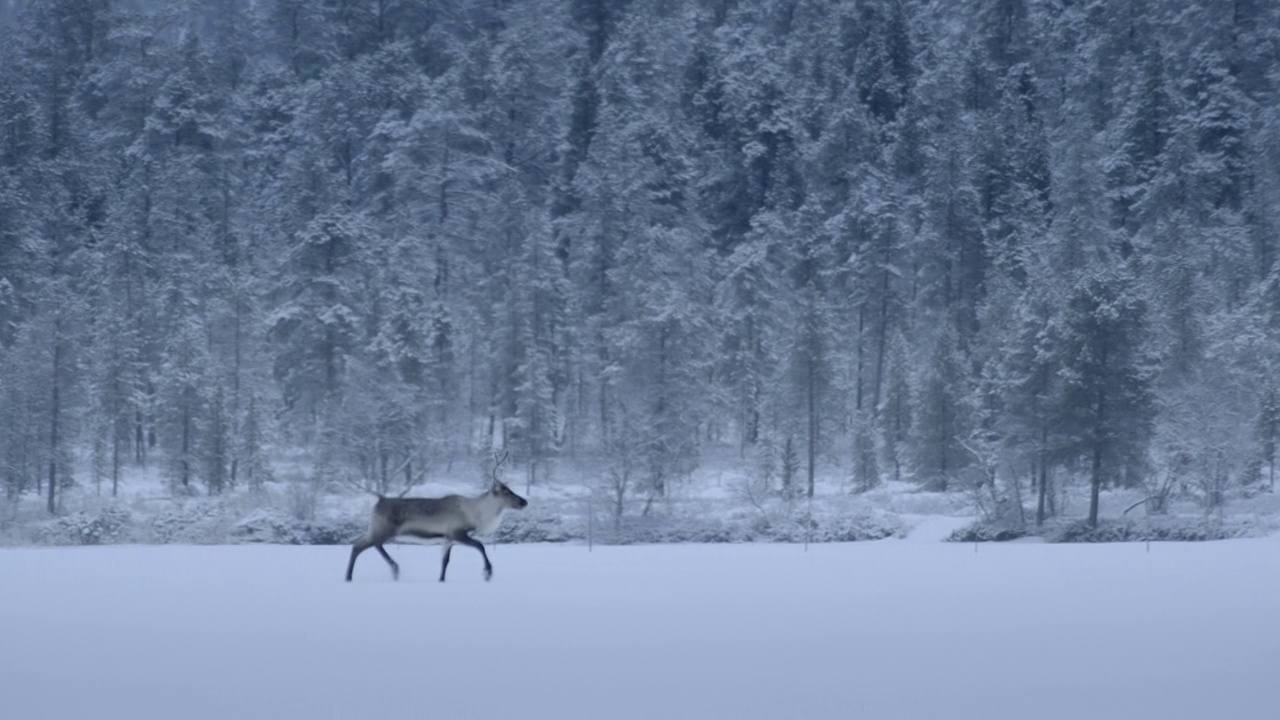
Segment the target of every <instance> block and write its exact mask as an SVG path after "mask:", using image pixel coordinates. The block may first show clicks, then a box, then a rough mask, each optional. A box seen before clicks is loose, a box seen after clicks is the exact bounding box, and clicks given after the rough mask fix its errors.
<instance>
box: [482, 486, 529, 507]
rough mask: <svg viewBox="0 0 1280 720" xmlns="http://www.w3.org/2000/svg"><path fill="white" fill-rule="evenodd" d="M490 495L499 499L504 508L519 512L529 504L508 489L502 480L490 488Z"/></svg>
mask: <svg viewBox="0 0 1280 720" xmlns="http://www.w3.org/2000/svg"><path fill="white" fill-rule="evenodd" d="M489 494H490V495H492V496H494V497H496V498H498V500H499V501H501V502H502V506H503V507H507V508H511V509H513V510H519V509H521V508H523V507H525V506H526V505H528V504H529V501H528V500H525V499H524V498H522V497H520V496H519V495H517V494H515V492H513V491H512V490H511V488H509V487H507V484H506V483H504V482H502V481H501V480H494V481H493V485H492V486H491V487H490V488H489Z"/></svg>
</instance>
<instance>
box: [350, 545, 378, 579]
mask: <svg viewBox="0 0 1280 720" xmlns="http://www.w3.org/2000/svg"><path fill="white" fill-rule="evenodd" d="M371 547H373V543H371V542H369V541H368V539H367V538H361V539H360V540H358V541H356V544H354V545H352V546H351V559H350V560H349V561H348V562H347V582H351V573H352V572H354V571H355V569H356V558H358V557H360V553H362V552H364V551H365V550H368V549H369V548H371Z"/></svg>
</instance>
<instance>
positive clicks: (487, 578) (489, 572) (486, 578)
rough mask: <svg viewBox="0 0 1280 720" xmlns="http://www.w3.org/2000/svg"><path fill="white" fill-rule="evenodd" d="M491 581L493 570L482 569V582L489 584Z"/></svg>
mask: <svg viewBox="0 0 1280 720" xmlns="http://www.w3.org/2000/svg"><path fill="white" fill-rule="evenodd" d="M491 579H493V568H485V569H484V581H485V582H489V581H490V580H491Z"/></svg>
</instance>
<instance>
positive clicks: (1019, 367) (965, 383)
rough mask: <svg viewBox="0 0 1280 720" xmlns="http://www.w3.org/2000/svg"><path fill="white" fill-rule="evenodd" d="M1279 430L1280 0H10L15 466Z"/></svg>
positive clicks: (403, 479) (3, 25)
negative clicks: (1273, 0)
mask: <svg viewBox="0 0 1280 720" xmlns="http://www.w3.org/2000/svg"><path fill="white" fill-rule="evenodd" d="M1278 442H1280V3H1276V2H1272V1H1271V0H972V1H970V0H684V1H681V0H39V1H36V0H0V489H2V490H3V492H0V509H3V507H4V506H5V505H10V506H12V505H13V504H16V503H19V502H21V503H24V504H25V505H26V506H28V507H31V506H33V505H34V506H37V507H39V509H40V512H41V513H46V512H47V513H55V514H57V513H59V512H62V509H63V505H62V503H63V493H64V491H67V490H68V489H76V491H77V492H90V493H93V492H96V493H98V494H100V495H101V496H104V497H107V496H110V495H112V494H114V493H117V492H124V491H125V489H126V488H127V486H128V483H129V479H130V478H131V477H132V475H131V473H136V472H137V471H138V468H141V467H147V468H151V470H152V471H154V472H157V473H159V475H160V476H161V477H163V479H164V483H165V487H166V489H167V492H170V493H172V494H173V495H174V496H220V495H226V494H228V493H249V492H251V491H253V490H255V489H258V490H260V489H261V488H262V487H263V486H264V484H272V483H277V482H279V479H278V478H277V477H276V475H277V474H278V468H279V464H278V463H279V460H280V458H294V459H298V458H302V460H299V462H302V463H303V464H304V465H305V467H306V468H307V472H306V477H307V478H308V481H309V482H313V483H316V484H319V485H321V486H323V487H326V488H329V489H334V490H336V489H341V488H343V487H346V486H348V485H349V484H351V483H355V484H359V485H362V486H363V487H366V488H367V489H370V490H373V491H377V492H391V493H399V492H400V491H401V489H402V488H404V487H405V486H406V485H408V486H412V485H415V484H417V483H419V482H422V481H423V479H424V478H426V481H427V482H428V483H429V482H430V479H431V478H432V477H436V476H439V475H441V474H443V473H445V472H446V468H450V467H452V468H453V470H452V471H453V472H455V473H456V472H457V467H456V466H455V464H457V463H464V464H465V463H468V462H470V463H477V462H481V461H483V458H486V457H490V456H491V454H492V453H494V452H495V451H498V450H501V451H504V452H505V453H507V455H508V457H509V460H508V464H507V466H506V468H507V473H508V478H509V479H510V482H512V483H513V484H515V483H516V478H518V480H519V487H520V488H521V489H522V492H523V488H524V487H525V486H529V487H533V488H537V487H539V486H540V485H541V484H544V483H554V482H557V479H558V478H559V479H563V478H566V477H572V478H576V477H578V473H579V470H580V469H583V470H581V472H582V473H583V474H587V475H590V476H591V477H598V478H601V479H602V480H601V482H605V483H607V484H608V488H609V491H610V493H612V494H611V497H616V500H617V503H618V505H617V507H618V512H619V513H621V512H622V502H623V498H624V497H626V498H635V499H637V505H636V510H635V512H637V513H638V512H639V505H640V503H643V504H644V509H645V511H646V512H647V511H648V509H649V507H648V505H649V503H653V502H655V498H658V499H659V500H658V502H661V501H660V498H661V497H662V496H663V495H664V494H665V493H667V492H668V491H669V489H670V488H671V487H673V486H675V485H678V484H679V483H682V482H684V481H685V480H686V479H687V478H689V477H691V476H692V475H694V474H695V473H698V472H705V470H706V468H709V467H713V466H714V467H730V468H737V469H738V470H739V471H741V472H742V473H745V474H746V475H749V476H751V477H757V478H762V479H763V483H764V486H763V487H761V488H760V489H761V492H766V493H768V494H769V496H770V497H783V498H801V499H803V498H806V497H807V496H809V495H812V493H813V492H814V487H815V478H816V479H817V482H819V483H822V482H824V478H825V479H827V480H829V481H830V482H833V483H834V482H837V481H838V482H839V483H840V485H841V487H842V488H843V489H844V491H845V492H846V493H848V494H850V495H853V496H856V495H858V494H861V493H865V492H866V491H870V490H873V489H875V488H878V487H885V486H886V485H893V484H900V485H894V486H906V485H911V486H914V487H917V488H919V489H922V490H927V491H932V492H956V493H960V492H970V491H973V490H974V488H975V487H976V488H979V489H981V488H984V487H985V488H987V489H988V491H989V497H990V498H993V500H992V502H993V503H995V504H997V505H998V504H999V503H1001V502H1006V501H1009V500H1010V499H1011V498H1012V501H1013V502H1016V503H1017V504H1018V505H1019V506H1020V507H1025V508H1026V509H1027V512H1029V513H1030V514H1031V516H1033V517H1036V518H1038V519H1040V520H1043V519H1044V518H1045V517H1047V516H1053V515H1054V514H1055V512H1057V510H1056V502H1057V499H1058V498H1059V497H1060V493H1061V491H1062V488H1074V489H1075V490H1076V491H1077V492H1078V493H1080V497H1082V498H1084V504H1083V505H1082V504H1079V503H1077V504H1076V505H1074V506H1073V508H1072V511H1071V513H1072V514H1073V515H1074V517H1075V518H1076V519H1079V520H1084V519H1087V520H1088V521H1090V522H1096V520H1097V517H1098V512H1099V510H1098V498H1099V494H1100V493H1106V492H1110V491H1113V490H1117V489H1126V488H1127V489H1131V490H1133V491H1134V493H1136V494H1135V495H1133V497H1137V498H1146V499H1147V506H1148V509H1149V510H1150V509H1157V510H1158V508H1159V506H1160V504H1161V503H1163V502H1165V501H1166V500H1167V499H1169V498H1171V497H1174V496H1177V495H1179V494H1182V495H1183V496H1194V497H1196V498H1198V499H1199V501H1200V502H1201V503H1202V504H1203V506H1204V507H1205V508H1207V509H1212V508H1214V507H1217V506H1220V505H1221V504H1222V503H1224V502H1225V499H1226V498H1228V497H1233V496H1236V495H1239V494H1241V493H1262V492H1267V491H1269V490H1270V489H1271V488H1272V487H1273V486H1274V484H1275V475H1276V460H1277V443H1278ZM513 473H514V476H513ZM95 489H96V490H95ZM1116 511H1117V512H1118V509H1117V510H1116Z"/></svg>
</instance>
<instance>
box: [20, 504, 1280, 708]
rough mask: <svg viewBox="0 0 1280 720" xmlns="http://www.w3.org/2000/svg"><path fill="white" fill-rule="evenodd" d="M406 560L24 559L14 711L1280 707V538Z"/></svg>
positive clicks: (218, 556)
mask: <svg viewBox="0 0 1280 720" xmlns="http://www.w3.org/2000/svg"><path fill="white" fill-rule="evenodd" d="M934 530H935V532H934V534H938V533H941V532H942V531H943V530H945V528H942V527H939V528H935V529H934ZM389 549H390V551H391V553H392V555H393V556H394V557H396V559H397V560H398V561H399V562H400V564H401V567H402V569H403V577H402V580H401V581H400V582H398V583H395V582H392V581H391V578H390V573H389V572H388V569H387V567H386V565H385V563H383V561H382V560H381V558H379V557H378V556H377V555H376V554H375V553H372V552H370V553H366V554H365V555H363V556H362V557H361V558H360V564H359V565H358V566H357V568H356V579H355V582H353V583H350V584H347V583H344V582H342V574H343V570H344V568H345V564H346V559H347V549H346V548H343V547H283V546H231V547H194V546H163V547H150V546H112V547H93V548H4V549H0V715H2V716H3V717H6V718H23V719H26V718H40V719H43V720H61V719H63V718H67V719H70V718H90V719H93V720H108V719H112V718H122V719H128V720H139V719H144V718H166V719H167V718H216V719H218V720H229V719H236V720H241V719H250V718H271V719H272V720H288V719H292V718H298V719H300V720H319V719H322V718H344V719H346V718H360V719H361V720H381V719H383V718H387V719H390V718H415V719H428V720H449V719H453V718H503V719H504V720H514V719H516V718H519V719H521V720H532V719H537V718H555V719H557V720H559V719H562V718H644V719H645V720H657V719H659V718H699V719H704V718H735V719H738V718H806V719H811V718H841V719H845V718H876V719H877V720H880V719H889V718H924V719H928V718H943V719H946V720H960V719H963V718H983V719H984V720H995V719H999V718H1038V719H1042V718H1072V719H1080V718H1089V719H1091V720H1098V719H1105V718H1126V719H1128V718H1162V719H1164V720H1169V719H1174V718H1209V717H1212V718H1230V719H1232V720H1244V719H1248V718H1274V717H1277V716H1280V693H1278V692H1277V690H1276V682H1275V681H1276V679H1277V677H1278V676H1280V633H1277V631H1276V628H1277V627H1280V625H1278V624H1277V623H1278V620H1277V618H1280V614H1278V613H1280V601H1278V600H1277V598H1280V538H1274V537H1273V538H1263V539H1252V540H1235V541H1224V542H1214V543H1196V544H1165V543H1159V544H1152V545H1151V546H1150V548H1149V550H1148V548H1147V547H1146V546H1145V545H1143V544H1137V543H1130V544H1116V545H1046V544H1039V543H1036V544H1000V545H991V544H986V545H982V546H981V547H976V546H974V545H960V544H952V543H935V542H910V541H903V540H898V539H890V540H884V541H878V542H864V543H857V544H829V545H814V546H810V548H809V549H808V551H807V552H806V551H805V550H804V549H803V548H802V547H801V546H798V545H768V544H747V545H702V546H693V545H668V546H632V547H597V548H595V550H594V551H593V552H588V551H587V548H585V547H582V546H576V545H518V546H501V547H497V548H494V549H493V552H492V559H493V562H494V566H495V575H494V581H493V582H491V583H485V582H483V581H482V580H481V567H480V560H479V557H477V556H476V554H475V553H474V552H471V551H469V550H468V549H467V548H461V547H460V548H456V549H455V550H454V554H453V562H452V563H451V564H450V577H449V581H448V582H447V583H445V584H443V585H442V584H439V583H437V582H435V576H436V574H437V570H438V563H439V551H438V549H436V548H433V547H414V546H394V547H391V548H389Z"/></svg>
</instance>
